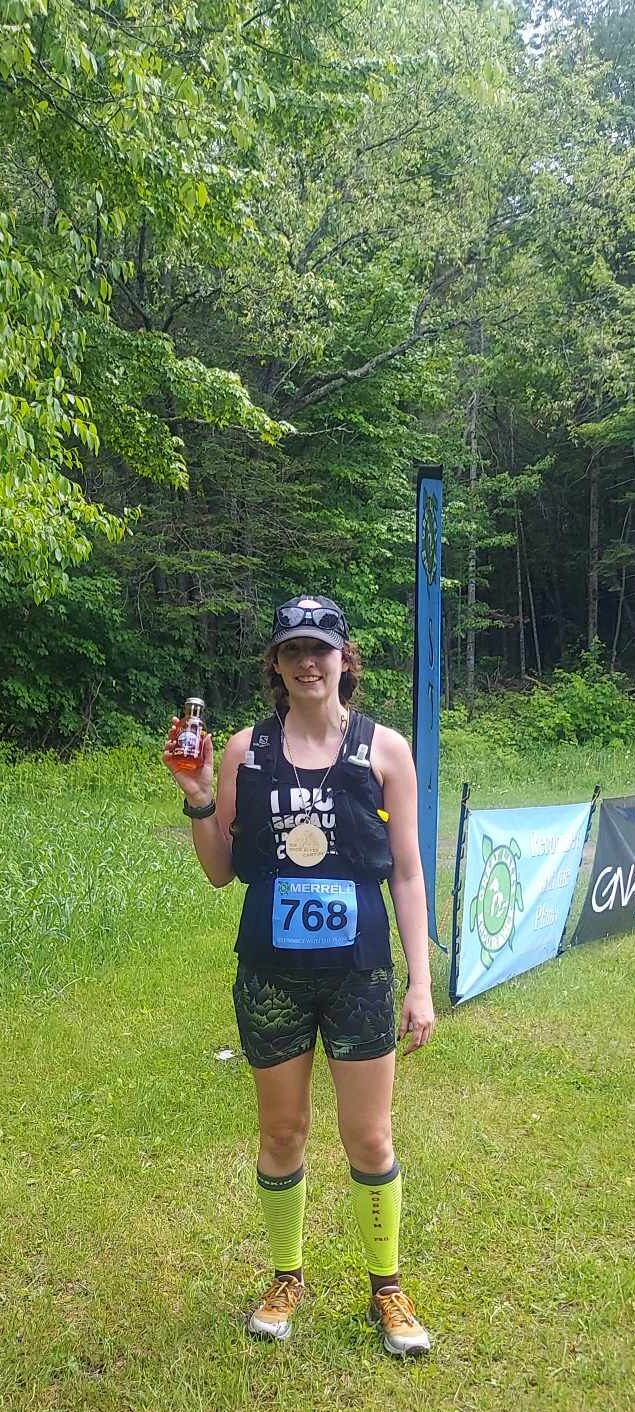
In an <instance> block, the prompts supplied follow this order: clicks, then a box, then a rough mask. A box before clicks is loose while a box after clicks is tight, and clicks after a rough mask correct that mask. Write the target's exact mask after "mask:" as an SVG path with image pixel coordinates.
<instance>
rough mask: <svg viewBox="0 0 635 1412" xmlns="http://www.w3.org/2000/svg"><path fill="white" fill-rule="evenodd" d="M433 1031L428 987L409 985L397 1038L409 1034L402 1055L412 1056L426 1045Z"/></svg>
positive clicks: (432, 1014) (432, 1016)
mask: <svg viewBox="0 0 635 1412" xmlns="http://www.w3.org/2000/svg"><path fill="white" fill-rule="evenodd" d="M433 1029H434V1009H433V1005H432V995H431V993H430V987H429V986H428V985H411V986H410V988H409V990H407V991H406V997H405V1000H404V1003H403V1009H402V1012H401V1024H400V1026H399V1038H400V1039H403V1038H404V1035H407V1034H408V1033H410V1035H411V1039H410V1042H409V1044H407V1045H406V1047H405V1049H404V1051H403V1052H404V1054H412V1053H413V1050H415V1049H420V1048H421V1045H422V1044H427V1043H428V1040H429V1039H430V1037H431V1035H432V1031H433Z"/></svg>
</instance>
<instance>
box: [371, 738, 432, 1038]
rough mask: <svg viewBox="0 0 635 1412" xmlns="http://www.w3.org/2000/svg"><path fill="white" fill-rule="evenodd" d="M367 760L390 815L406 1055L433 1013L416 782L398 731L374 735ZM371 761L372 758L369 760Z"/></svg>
mask: <svg viewBox="0 0 635 1412" xmlns="http://www.w3.org/2000/svg"><path fill="white" fill-rule="evenodd" d="M375 736H376V737H378V739H377V749H376V750H375V740H373V751H372V752H371V759H372V763H373V765H375V763H376V765H377V767H378V770H379V772H380V773H381V776H382V777H383V788H384V807H385V808H386V810H387V812H388V813H389V815H390V819H389V822H388V834H389V838H390V847H391V850H392V855H393V858H394V868H393V872H392V876H391V878H390V880H389V883H388V886H389V888H390V895H391V897H392V900H393V904H394V908H395V916H396V918H397V926H398V928H399V936H400V938H401V944H402V946H403V949H404V954H405V957H406V961H407V964H408V991H407V994H406V998H405V1000H404V1006H403V1012H402V1019H401V1027H400V1031H399V1038H400V1039H402V1038H403V1036H404V1034H406V1032H407V1031H408V1030H409V1029H411V1031H412V1042H411V1044H410V1048H408V1049H406V1050H404V1053H406V1054H410V1053H411V1051H412V1050H413V1049H418V1048H419V1045H421V1044H425V1043H426V1041H427V1040H428V1039H429V1038H430V1035H431V1033H432V1029H433V1026H434V1010H433V1007H432V997H431V994H430V961H429V955H428V907H427V902H426V888H425V882H424V878H423V868H422V866H421V857H420V854H419V838H418V823H417V776H416V772H415V767H414V762H413V759H412V755H411V753H410V746H409V745H408V742H407V741H406V740H404V737H403V736H401V735H399V734H398V733H397V731H392V730H388V728H387V727H386V726H377V727H376V730H375ZM373 757H376V759H375V758H373Z"/></svg>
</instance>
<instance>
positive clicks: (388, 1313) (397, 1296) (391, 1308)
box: [378, 1290, 417, 1325]
mask: <svg viewBox="0 0 635 1412" xmlns="http://www.w3.org/2000/svg"><path fill="white" fill-rule="evenodd" d="M378 1302H379V1307H380V1309H381V1311H382V1314H383V1315H384V1316H385V1318H386V1321H387V1323H389V1324H401V1323H403V1321H404V1320H405V1322H406V1323H407V1324H410V1325H412V1324H416V1322H417V1320H416V1318H415V1311H414V1304H413V1303H412V1301H411V1300H410V1299H409V1298H408V1295H407V1294H404V1293H403V1290H395V1293H394V1294H380V1295H379V1296H378Z"/></svg>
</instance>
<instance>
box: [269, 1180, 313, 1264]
mask: <svg viewBox="0 0 635 1412" xmlns="http://www.w3.org/2000/svg"><path fill="white" fill-rule="evenodd" d="M257 1176H258V1192H259V1194H260V1204H261V1206H262V1213H263V1216H264V1218H265V1225H266V1227H267V1230H268V1232H269V1240H270V1241H271V1253H272V1255H273V1263H274V1267H275V1269H276V1270H299V1269H301V1267H302V1227H303V1225H304V1207H305V1204H306V1177H305V1175H304V1167H298V1170H297V1172H291V1174H290V1176H288V1177H267V1176H265V1174H264V1173H263V1172H261V1171H260V1170H258V1173H257Z"/></svg>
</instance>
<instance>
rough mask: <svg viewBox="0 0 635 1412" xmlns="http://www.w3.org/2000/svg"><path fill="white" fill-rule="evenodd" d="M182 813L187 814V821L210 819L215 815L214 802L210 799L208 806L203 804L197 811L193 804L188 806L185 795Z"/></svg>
mask: <svg viewBox="0 0 635 1412" xmlns="http://www.w3.org/2000/svg"><path fill="white" fill-rule="evenodd" d="M183 813H184V814H187V817H188V819H211V817H212V814H215V813H216V800H215V799H211V800H210V802H209V804H203V805H202V807H201V808H200V809H197V807H196V805H195V804H190V802H189V800H188V797H187V795H186V796H185V799H184V800H183Z"/></svg>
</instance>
